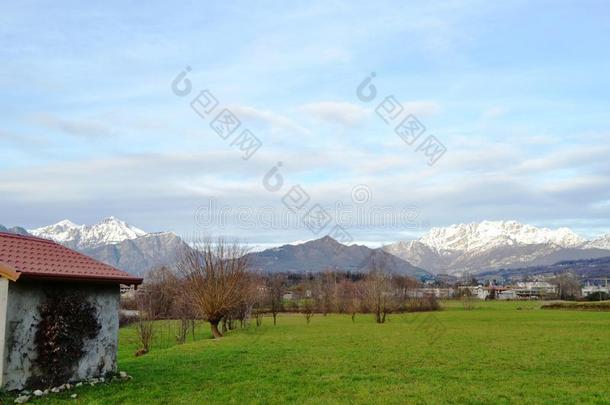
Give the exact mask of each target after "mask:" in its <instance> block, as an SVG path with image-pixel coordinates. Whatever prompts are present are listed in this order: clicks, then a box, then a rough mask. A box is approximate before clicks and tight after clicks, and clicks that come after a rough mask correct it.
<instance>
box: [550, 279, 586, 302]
mask: <svg viewBox="0 0 610 405" xmlns="http://www.w3.org/2000/svg"><path fill="white" fill-rule="evenodd" d="M553 284H554V285H555V286H556V287H557V297H558V298H559V299H561V300H574V299H577V298H580V295H581V289H580V282H579V281H578V279H577V278H576V277H575V276H574V275H573V274H570V273H563V274H559V275H558V276H556V277H555V278H554V279H553Z"/></svg>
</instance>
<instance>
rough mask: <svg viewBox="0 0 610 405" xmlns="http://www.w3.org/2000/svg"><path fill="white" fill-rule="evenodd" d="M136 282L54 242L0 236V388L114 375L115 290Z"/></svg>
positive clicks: (116, 323)
mask: <svg viewBox="0 0 610 405" xmlns="http://www.w3.org/2000/svg"><path fill="white" fill-rule="evenodd" d="M141 283H142V279H141V278H136V277H132V276H130V275H129V274H128V273H126V272H124V271H121V270H118V269H115V268H113V267H111V266H108V265H106V264H103V263H100V262H98V261H96V260H94V259H92V258H90V257H87V256H85V255H83V254H81V253H78V252H75V251H73V250H70V249H68V248H66V247H64V246H62V245H60V244H58V243H55V242H52V241H49V240H46V239H40V238H35V237H29V236H20V235H14V234H9V233H0V359H1V362H0V387H1V388H3V389H5V390H15V389H22V388H24V387H35V388H46V386H51V385H53V384H55V383H57V382H60V381H58V379H65V381H63V382H60V383H65V382H69V381H78V380H84V379H87V378H91V377H99V376H103V375H105V374H108V373H111V372H115V371H116V353H117V346H118V330H119V319H118V311H119V297H120V285H121V284H125V285H136V286H137V285H138V284H141ZM81 334H83V336H80V335H81ZM62 345H63V346H62Z"/></svg>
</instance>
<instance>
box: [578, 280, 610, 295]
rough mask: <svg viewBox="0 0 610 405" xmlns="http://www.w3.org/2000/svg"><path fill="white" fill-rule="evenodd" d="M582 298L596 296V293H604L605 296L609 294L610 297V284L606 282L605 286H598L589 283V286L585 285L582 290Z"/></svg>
mask: <svg viewBox="0 0 610 405" xmlns="http://www.w3.org/2000/svg"><path fill="white" fill-rule="evenodd" d="M581 292H582V296H583V297H586V296H587V295H591V294H595V293H599V294H601V293H604V294H609V295H610V286H608V283H607V281H606V284H605V285H596V284H593V283H587V285H585V286H584V287H583V288H582V290H581Z"/></svg>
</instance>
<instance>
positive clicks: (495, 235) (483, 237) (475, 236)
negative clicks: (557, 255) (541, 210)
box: [419, 221, 586, 252]
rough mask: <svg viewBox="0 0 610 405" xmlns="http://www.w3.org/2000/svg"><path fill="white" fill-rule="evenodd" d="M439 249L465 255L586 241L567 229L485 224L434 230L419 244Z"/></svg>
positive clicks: (498, 222) (578, 243)
mask: <svg viewBox="0 0 610 405" xmlns="http://www.w3.org/2000/svg"><path fill="white" fill-rule="evenodd" d="M419 241H420V242H422V243H423V244H425V245H427V246H429V247H431V248H433V249H436V250H437V251H442V250H458V251H463V252H468V251H473V250H486V249H492V248H494V247H496V246H502V245H535V244H546V243H553V244H555V245H558V246H561V247H565V248H568V247H577V246H580V245H582V244H583V243H585V242H586V240H585V239H584V238H582V237H580V236H578V235H577V234H575V233H574V232H572V231H571V230H570V229H568V228H559V229H556V230H551V229H548V228H537V227H535V226H532V225H527V224H521V223H519V222H517V221H483V222H481V223H478V224H477V223H472V224H459V225H451V226H449V227H447V228H432V229H431V230H430V231H429V232H428V233H427V234H425V235H424V236H423V237H422V238H421V239H420V240H419Z"/></svg>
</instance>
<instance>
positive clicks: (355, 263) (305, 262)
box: [248, 236, 431, 278]
mask: <svg viewBox="0 0 610 405" xmlns="http://www.w3.org/2000/svg"><path fill="white" fill-rule="evenodd" d="M248 256H249V262H250V265H251V266H252V268H254V269H256V270H260V271H268V272H272V273H274V272H291V273H308V272H311V273H315V272H321V271H325V270H329V269H330V270H340V271H350V272H354V273H362V272H366V271H368V270H369V269H370V268H372V267H373V266H374V265H376V264H381V263H382V264H383V265H384V267H385V269H386V270H387V271H390V272H392V273H397V274H403V275H408V276H412V277H417V278H420V277H425V276H431V274H430V273H429V272H427V271H426V270H424V269H422V268H419V267H415V266H413V265H412V264H411V263H409V262H407V261H405V260H402V259H400V258H398V257H396V256H394V255H392V254H390V253H388V252H386V251H384V250H383V249H371V248H369V247H367V246H363V245H349V246H346V245H342V244H340V243H339V242H337V241H336V240H334V239H333V238H331V237H330V236H325V237H323V238H321V239H316V240H313V241H309V242H305V243H302V244H297V245H293V244H290V245H283V246H280V247H276V248H272V249H267V250H264V251H262V252H256V253H250V254H249V255H248Z"/></svg>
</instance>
